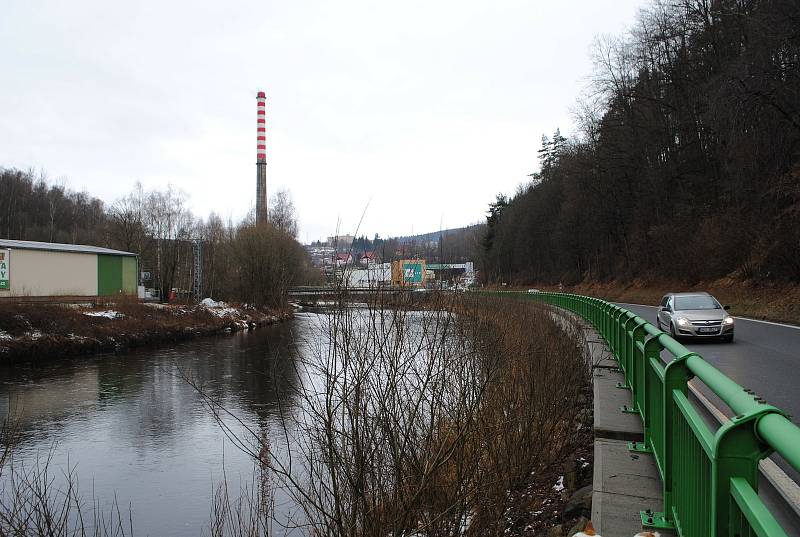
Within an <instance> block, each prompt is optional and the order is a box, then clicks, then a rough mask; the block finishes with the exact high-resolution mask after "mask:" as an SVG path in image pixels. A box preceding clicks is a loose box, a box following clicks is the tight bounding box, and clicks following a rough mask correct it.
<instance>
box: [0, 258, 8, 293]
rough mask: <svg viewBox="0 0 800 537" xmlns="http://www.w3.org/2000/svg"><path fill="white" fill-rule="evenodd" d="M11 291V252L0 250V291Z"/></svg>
mask: <svg viewBox="0 0 800 537" xmlns="http://www.w3.org/2000/svg"><path fill="white" fill-rule="evenodd" d="M8 289H11V250H0V290H8Z"/></svg>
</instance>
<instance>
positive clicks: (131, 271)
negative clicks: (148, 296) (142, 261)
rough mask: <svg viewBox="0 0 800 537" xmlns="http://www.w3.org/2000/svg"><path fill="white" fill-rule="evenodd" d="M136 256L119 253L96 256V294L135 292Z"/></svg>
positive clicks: (132, 293) (129, 293)
mask: <svg viewBox="0 0 800 537" xmlns="http://www.w3.org/2000/svg"><path fill="white" fill-rule="evenodd" d="M136 270H137V267H136V258H135V257H128V256H120V255H102V254H99V255H98V256H97V294H98V295H99V296H109V295H117V294H120V293H124V294H128V295H135V294H136V283H137V281H136Z"/></svg>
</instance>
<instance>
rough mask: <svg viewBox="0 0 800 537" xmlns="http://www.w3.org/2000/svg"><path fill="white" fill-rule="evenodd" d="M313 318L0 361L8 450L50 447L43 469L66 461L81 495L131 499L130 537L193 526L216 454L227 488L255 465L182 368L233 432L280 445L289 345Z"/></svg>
mask: <svg viewBox="0 0 800 537" xmlns="http://www.w3.org/2000/svg"><path fill="white" fill-rule="evenodd" d="M314 323H315V320H314V316H311V315H300V316H298V318H297V319H295V320H293V321H291V322H287V323H283V324H280V325H277V326H273V327H267V328H264V329H260V330H257V331H255V332H253V333H243V334H236V335H233V336H230V337H222V338H212V339H204V340H198V341H194V342H190V343H185V344H180V345H177V346H175V347H171V348H168V349H155V350H140V351H136V352H132V353H129V354H123V355H100V356H93V357H83V358H79V359H76V360H74V361H57V362H52V363H46V364H45V365H40V366H37V367H29V366H18V367H16V368H14V369H0V379H1V380H0V414H2V416H3V417H5V416H7V415H9V414H10V415H11V416H15V417H16V418H18V420H19V428H20V438H21V441H20V444H19V446H18V448H17V450H16V451H15V458H16V460H17V461H18V462H19V461H24V462H26V463H28V464H30V462H31V461H33V460H35V459H36V457H37V456H42V455H46V454H47V453H48V452H50V451H51V450H52V454H53V463H52V468H55V469H65V468H67V467H68V466H69V467H74V468H75V472H76V475H77V476H78V479H79V486H80V490H81V493H82V495H84V496H86V497H91V496H92V495H94V496H96V497H97V498H98V499H99V500H101V505H105V506H109V505H110V504H111V502H112V501H113V498H114V495H115V494H116V497H117V500H118V502H119V504H120V505H121V506H123V507H127V506H128V505H129V504H130V505H131V507H132V511H133V522H134V533H135V534H136V535H198V534H200V533H201V531H202V529H203V528H204V527H206V526H207V525H208V521H209V511H210V507H211V499H212V492H213V483H216V482H219V481H220V480H221V479H222V471H223V461H224V469H225V472H226V475H227V479H228V482H229V483H231V485H232V487H233V488H234V489H238V484H239V481H240V479H241V480H243V481H244V482H248V481H249V480H250V476H251V473H252V468H253V466H252V461H251V460H250V459H249V458H248V457H247V456H246V455H245V454H243V453H242V452H241V451H239V450H237V449H236V448H235V447H234V446H233V444H232V443H231V441H230V440H228V439H227V438H226V436H225V434H224V433H223V432H222V430H221V429H220V427H219V425H218V424H217V423H216V422H215V420H214V418H213V417H212V416H211V415H210V413H209V411H208V409H207V408H206V407H205V406H204V405H203V402H202V397H201V396H200V395H199V394H198V393H197V391H196V390H195V389H194V388H193V387H192V386H191V385H190V384H189V383H187V382H186V380H185V378H184V376H186V375H188V376H189V377H190V378H191V379H192V380H193V381H194V382H195V383H196V384H198V385H200V386H202V387H203V389H204V391H205V392H207V393H208V394H210V395H212V396H213V397H214V398H215V399H219V400H220V401H221V402H222V403H223V404H224V405H225V407H226V408H228V409H230V410H231V411H232V413H233V414H234V415H236V417H237V418H238V419H240V420H241V421H242V423H238V422H236V421H235V420H226V423H227V424H228V425H229V426H230V427H231V429H232V430H233V431H234V432H240V433H244V427H245V426H246V427H247V428H249V429H251V430H253V431H257V432H259V433H261V434H266V436H267V437H268V438H269V439H270V440H271V441H270V444H274V445H276V446H279V445H280V442H281V441H282V440H281V439H282V435H281V434H280V432H279V428H280V423H281V421H280V418H281V413H282V412H283V413H285V412H291V410H292V405H293V398H292V396H293V394H294V393H295V392H296V388H297V383H298V382H299V381H298V378H297V375H296V372H295V367H294V360H295V353H296V346H295V345H294V343H293V342H294V341H296V340H297V338H298V337H302V336H303V334H307V333H309V331H310V330H311V327H312V326H313V325H314ZM54 473H55V474H57V475H60V474H61V472H60V471H57V472H54ZM276 501H277V503H278V505H280V503H281V502H280V498H276Z"/></svg>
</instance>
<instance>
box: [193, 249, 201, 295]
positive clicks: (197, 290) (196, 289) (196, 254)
mask: <svg viewBox="0 0 800 537" xmlns="http://www.w3.org/2000/svg"><path fill="white" fill-rule="evenodd" d="M192 256H193V258H194V259H193V261H194V264H193V271H192V298H194V301H195V302H200V300H202V298H203V297H202V295H203V241H202V240H201V239H192Z"/></svg>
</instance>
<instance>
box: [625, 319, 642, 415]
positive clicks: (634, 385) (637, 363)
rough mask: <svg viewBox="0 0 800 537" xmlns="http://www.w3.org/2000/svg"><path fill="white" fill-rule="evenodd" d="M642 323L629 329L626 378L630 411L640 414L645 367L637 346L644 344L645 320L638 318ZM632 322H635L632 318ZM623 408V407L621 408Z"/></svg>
mask: <svg viewBox="0 0 800 537" xmlns="http://www.w3.org/2000/svg"><path fill="white" fill-rule="evenodd" d="M639 319H640V320H641V321H642V323H641V324H639V323H638V322H637V324H636V326H634V327H633V330H631V343H632V345H631V356H630V367H631V373H630V378H629V380H628V384H629V385H630V387H631V404H632V405H633V408H632V409H631V411H630V412H633V413H636V414H640V415H641V414H642V408H643V407H644V368H645V361H644V360H645V358H644V349H643V348H641V349H640V348H639V347H640V345H641V346H643V345H644V343H643V342H644V338H645V334H646V328H645V326H647V321H645V320H644V319H641V318H639ZM634 322H636V321H635V320H634ZM623 410H624V409H623Z"/></svg>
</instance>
